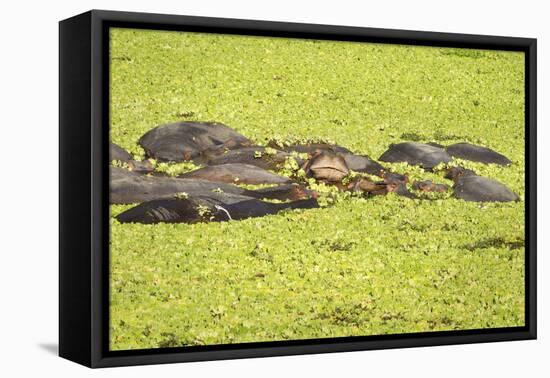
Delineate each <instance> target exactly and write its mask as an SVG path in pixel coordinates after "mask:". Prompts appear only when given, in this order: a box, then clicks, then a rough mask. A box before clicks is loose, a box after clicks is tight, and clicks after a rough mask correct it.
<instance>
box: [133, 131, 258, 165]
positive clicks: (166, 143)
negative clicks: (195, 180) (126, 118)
mask: <svg viewBox="0 0 550 378" xmlns="http://www.w3.org/2000/svg"><path fill="white" fill-rule="evenodd" d="M139 144H140V145H141V146H142V147H143V149H144V150H145V152H146V153H147V156H149V157H152V158H155V159H157V160H159V161H172V162H182V161H188V160H192V159H194V158H195V157H197V156H199V155H200V153H201V152H203V151H207V150H209V149H215V148H216V147H219V148H227V149H233V148H240V147H242V146H248V145H250V144H251V142H250V141H249V140H248V139H247V138H246V137H244V136H243V135H241V134H239V133H237V132H236V131H235V130H233V129H231V128H230V127H228V126H226V125H223V124H221V123H214V122H177V123H171V124H167V125H161V126H157V127H155V128H154V129H152V130H149V131H148V132H147V133H145V134H144V135H143V136H142V137H141V139H140V140H139Z"/></svg>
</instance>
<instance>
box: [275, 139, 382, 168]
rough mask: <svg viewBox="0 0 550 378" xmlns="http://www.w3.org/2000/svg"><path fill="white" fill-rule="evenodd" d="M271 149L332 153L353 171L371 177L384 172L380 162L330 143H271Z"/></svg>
mask: <svg viewBox="0 0 550 378" xmlns="http://www.w3.org/2000/svg"><path fill="white" fill-rule="evenodd" d="M268 145H269V146H270V147H274V148H278V149H280V150H282V151H287V152H293V151H295V152H298V153H308V154H310V155H314V154H315V153H317V152H332V153H335V154H339V155H341V156H342V157H343V158H344V160H345V161H346V165H347V166H348V168H349V169H350V170H352V171H356V172H362V173H369V174H371V175H377V176H378V175H380V174H381V172H382V171H383V170H384V167H383V166H381V165H380V164H379V163H378V162H376V161H374V160H372V159H371V158H370V157H369V156H367V155H356V154H354V153H352V152H351V151H350V150H348V149H347V148H345V147H342V146H338V145H336V144H329V143H306V144H291V145H288V146H281V145H280V144H278V143H277V142H275V141H270V142H269V144H268Z"/></svg>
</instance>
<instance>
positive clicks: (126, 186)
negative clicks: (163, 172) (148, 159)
mask: <svg viewBox="0 0 550 378" xmlns="http://www.w3.org/2000/svg"><path fill="white" fill-rule="evenodd" d="M109 188H110V203H111V204H130V203H138V202H145V201H150V200H153V199H159V198H172V197H174V196H175V195H177V194H179V193H186V194H187V195H193V196H199V195H206V194H210V193H215V192H223V193H229V194H238V195H245V196H248V197H252V198H272V199H283V200H294V199H300V198H307V197H310V196H314V192H313V191H311V190H308V189H306V188H304V187H301V186H299V185H282V186H276V187H274V188H268V189H269V190H266V189H262V190H247V189H244V188H240V187H238V186H235V185H231V184H226V183H223V182H212V181H207V180H199V179H186V178H174V177H164V176H145V175H139V174H136V173H134V172H130V171H128V170H126V169H123V168H118V167H111V168H110V185H109Z"/></svg>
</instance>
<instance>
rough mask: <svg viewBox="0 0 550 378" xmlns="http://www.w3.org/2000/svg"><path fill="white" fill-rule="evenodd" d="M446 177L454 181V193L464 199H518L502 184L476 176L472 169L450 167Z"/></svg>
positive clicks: (507, 200) (476, 200)
mask: <svg viewBox="0 0 550 378" xmlns="http://www.w3.org/2000/svg"><path fill="white" fill-rule="evenodd" d="M445 177H446V178H448V179H451V180H453V181H454V186H453V190H454V195H455V197H456V198H460V199H463V200H464V201H473V202H513V201H519V197H518V196H517V194H515V193H514V192H512V191H511V190H510V189H508V188H507V187H506V186H505V185H504V184H501V183H500V182H498V181H496V180H493V179H490V178H487V177H481V176H478V175H477V174H476V173H475V172H474V171H472V170H470V169H465V168H461V167H454V168H450V169H449V170H448V171H447V173H446V175H445Z"/></svg>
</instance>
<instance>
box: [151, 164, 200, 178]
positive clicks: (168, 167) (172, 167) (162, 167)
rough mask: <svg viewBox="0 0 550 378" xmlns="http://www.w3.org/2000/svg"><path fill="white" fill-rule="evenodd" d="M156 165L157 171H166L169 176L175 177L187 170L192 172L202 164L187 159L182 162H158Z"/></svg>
mask: <svg viewBox="0 0 550 378" xmlns="http://www.w3.org/2000/svg"><path fill="white" fill-rule="evenodd" d="M154 167H155V168H154V169H155V171H157V172H161V173H165V174H167V175H169V176H173V177H175V176H179V175H181V174H183V173H187V172H191V171H194V170H196V169H199V168H200V167H201V166H200V165H196V164H195V163H193V162H188V161H185V162H181V163H166V162H162V163H156V165H155V166H154Z"/></svg>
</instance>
